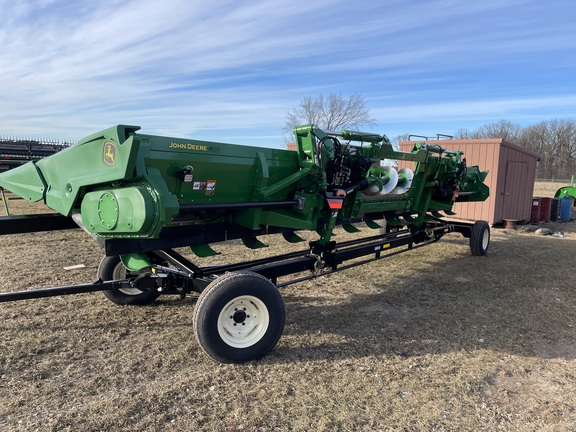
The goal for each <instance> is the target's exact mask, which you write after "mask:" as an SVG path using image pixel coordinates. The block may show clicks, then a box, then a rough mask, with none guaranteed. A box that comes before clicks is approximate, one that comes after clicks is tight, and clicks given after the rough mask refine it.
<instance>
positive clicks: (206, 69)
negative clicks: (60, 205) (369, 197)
mask: <svg viewBox="0 0 576 432" xmlns="http://www.w3.org/2000/svg"><path fill="white" fill-rule="evenodd" d="M574 17H576V2H572V1H570V0H547V1H545V2H544V1H542V0H496V1H493V0H483V1H476V2H471V1H464V0H429V1H424V0H402V1H400V0H398V1H393V0H379V1H376V0H355V1H350V0H314V1H310V0H306V1H304V0H230V1H227V0H210V1H200V0H163V1H158V0H138V1H132V0H92V1H90V2H80V1H79V2H71V1H70V0H0V136H3V137H7V136H18V137H32V138H50V139H61V140H69V141H77V140H79V139H81V138H82V137H84V136H87V135H90V134H92V133H95V132H98V131H100V130H102V129H106V128H108V127H111V126H113V125H116V124H129V125H138V126H141V127H142V133H146V134H156V135H166V136H171V137H182V138H189V139H199V140H208V141H219V142H230V143H238V144H248V145H256V146H264V147H273V148H283V147H284V146H285V142H286V138H287V137H286V134H285V133H284V132H283V131H282V129H283V127H284V124H285V121H286V114H287V112H288V111H290V110H291V109H293V108H294V107H296V106H297V105H298V104H299V103H300V101H301V100H302V98H303V97H315V96H319V95H324V96H327V95H329V94H341V95H342V96H344V97H348V96H349V95H352V94H357V95H361V96H362V97H363V98H364V99H365V101H366V105H367V107H368V109H369V110H370V114H371V116H372V117H373V118H374V119H375V120H376V124H375V125H373V126H367V127H365V128H364V129H365V130H366V131H369V132H377V133H382V134H386V135H388V136H389V137H390V138H393V137H395V136H398V135H401V134H416V135H424V136H435V135H436V134H437V133H442V134H452V133H454V132H456V131H457V130H459V129H469V130H474V129H476V128H478V127H480V126H482V125H485V124H489V123H494V122H498V121H500V120H508V121H511V122H513V123H516V124H519V125H522V126H525V125H530V124H534V123H538V122H540V121H543V120H550V119H555V118H559V119H576V26H575V24H574Z"/></svg>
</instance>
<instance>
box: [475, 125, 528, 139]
mask: <svg viewBox="0 0 576 432" xmlns="http://www.w3.org/2000/svg"><path fill="white" fill-rule="evenodd" d="M471 135H472V136H473V137H474V138H502V139H503V140H504V141H508V142H511V143H518V142H519V140H520V137H521V136H522V126H520V125H517V124H514V123H512V122H509V121H508V120H500V121H499V122H496V123H490V124H487V125H484V126H482V127H480V128H479V129H478V130H477V131H476V132H474V133H472V134H471Z"/></svg>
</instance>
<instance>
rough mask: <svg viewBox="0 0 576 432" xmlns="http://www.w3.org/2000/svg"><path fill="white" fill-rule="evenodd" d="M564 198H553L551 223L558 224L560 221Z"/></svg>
mask: <svg viewBox="0 0 576 432" xmlns="http://www.w3.org/2000/svg"><path fill="white" fill-rule="evenodd" d="M561 203H562V198H552V202H551V203H550V222H558V221H559V220H560V204H561Z"/></svg>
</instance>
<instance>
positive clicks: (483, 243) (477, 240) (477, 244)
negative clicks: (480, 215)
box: [470, 221, 490, 256]
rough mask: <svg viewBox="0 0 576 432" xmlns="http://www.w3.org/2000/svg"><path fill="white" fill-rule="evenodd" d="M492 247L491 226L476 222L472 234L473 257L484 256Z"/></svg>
mask: <svg viewBox="0 0 576 432" xmlns="http://www.w3.org/2000/svg"><path fill="white" fill-rule="evenodd" d="M488 246H490V225H488V222H486V221H476V222H474V225H472V230H471V232H470V250H471V251H472V255H476V256H484V255H486V252H488Z"/></svg>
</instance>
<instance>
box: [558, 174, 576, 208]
mask: <svg viewBox="0 0 576 432" xmlns="http://www.w3.org/2000/svg"><path fill="white" fill-rule="evenodd" d="M566 197H568V198H572V199H573V202H576V187H574V176H572V179H571V180H570V184H569V185H568V186H562V187H561V188H560V189H558V190H557V191H556V193H555V194H554V198H566Z"/></svg>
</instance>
